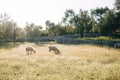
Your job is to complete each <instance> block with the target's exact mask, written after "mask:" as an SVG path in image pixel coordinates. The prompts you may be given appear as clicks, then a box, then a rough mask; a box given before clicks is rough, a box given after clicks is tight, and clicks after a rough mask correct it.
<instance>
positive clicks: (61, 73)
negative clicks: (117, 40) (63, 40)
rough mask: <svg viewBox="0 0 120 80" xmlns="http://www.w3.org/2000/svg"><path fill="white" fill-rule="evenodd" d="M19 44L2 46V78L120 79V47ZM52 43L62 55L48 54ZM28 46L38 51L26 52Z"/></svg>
mask: <svg viewBox="0 0 120 80" xmlns="http://www.w3.org/2000/svg"><path fill="white" fill-rule="evenodd" d="M16 44H17V46H15V47H14V46H12V48H9V49H8V47H7V48H6V47H1V49H0V80H120V74H119V73H120V53H119V51H120V50H115V49H110V50H109V49H108V48H106V47H97V46H90V45H60V44H53V43H47V44H41V43H36V44H35V43H16ZM49 45H54V46H57V47H58V48H59V49H60V51H61V53H62V55H55V54H54V52H51V53H49V51H48V46H49ZM9 46H10V45H9ZM28 46H31V47H33V48H34V49H35V50H36V52H37V53H35V54H31V55H29V56H28V55H26V52H25V48H26V47H28Z"/></svg>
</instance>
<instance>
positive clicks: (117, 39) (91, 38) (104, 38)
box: [76, 36, 120, 41]
mask: <svg viewBox="0 0 120 80" xmlns="http://www.w3.org/2000/svg"><path fill="white" fill-rule="evenodd" d="M76 39H77V40H97V41H120V38H111V37H106V36H100V37H84V38H82V39H81V38H76Z"/></svg>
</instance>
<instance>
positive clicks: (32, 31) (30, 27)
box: [25, 23, 42, 37]
mask: <svg viewBox="0 0 120 80" xmlns="http://www.w3.org/2000/svg"><path fill="white" fill-rule="evenodd" d="M25 31H26V36H27V37H39V36H41V35H42V27H41V26H37V25H35V24H34V23H30V24H29V23H26V27H25Z"/></svg>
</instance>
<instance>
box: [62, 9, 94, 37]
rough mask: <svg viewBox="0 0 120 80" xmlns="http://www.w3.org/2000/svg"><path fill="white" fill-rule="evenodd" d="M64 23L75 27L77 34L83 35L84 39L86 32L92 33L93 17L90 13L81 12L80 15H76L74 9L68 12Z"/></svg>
mask: <svg viewBox="0 0 120 80" xmlns="http://www.w3.org/2000/svg"><path fill="white" fill-rule="evenodd" d="M63 22H65V23H67V24H69V25H70V26H74V27H75V32H76V33H80V34H81V38H83V33H84V32H90V30H91V29H92V22H91V17H90V16H89V13H88V11H83V10H80V11H79V13H78V14H75V13H74V11H73V10H72V9H69V10H66V12H65V17H63Z"/></svg>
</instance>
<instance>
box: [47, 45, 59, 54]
mask: <svg viewBox="0 0 120 80" xmlns="http://www.w3.org/2000/svg"><path fill="white" fill-rule="evenodd" d="M48 48H49V52H51V51H54V52H55V54H60V50H59V49H58V48H57V47H55V46H49V47H48Z"/></svg>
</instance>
